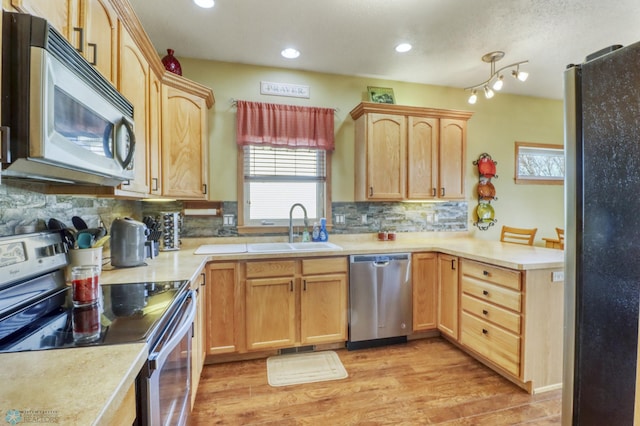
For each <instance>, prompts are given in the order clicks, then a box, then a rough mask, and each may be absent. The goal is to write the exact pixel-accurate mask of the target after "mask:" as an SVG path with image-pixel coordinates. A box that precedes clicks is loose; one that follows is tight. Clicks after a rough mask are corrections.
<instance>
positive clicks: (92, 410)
mask: <svg viewBox="0 0 640 426" xmlns="http://www.w3.org/2000/svg"><path fill="white" fill-rule="evenodd" d="M264 241H269V242H276V241H286V238H285V237H280V238H269V239H265V238H240V237H238V238H185V239H183V245H182V248H181V250H178V251H168V252H160V255H159V256H158V257H157V258H155V259H147V261H146V263H147V265H146V266H139V267H133V268H113V267H111V266H110V265H105V266H104V267H103V272H102V275H101V282H102V283H103V284H121V283H130V282H148V281H165V280H193V279H195V278H196V276H197V274H198V273H200V271H201V269H202V268H203V267H204V266H205V265H206V263H207V262H209V261H224V260H230V261H231V260H241V259H273V258H278V259H282V258H293V257H312V256H335V255H345V256H346V255H349V254H375V253H392V252H416V251H438V252H443V253H448V254H452V255H456V256H461V257H465V258H469V259H474V260H478V261H482V262H488V263H492V264H494V265H499V266H503V267H507V268H512V269H518V270H528V269H547V268H553V269H562V268H563V267H564V252H563V251H561V250H555V249H548V248H544V247H528V246H520V245H517V244H506V243H500V242H493V241H482V240H476V239H473V238H468V237H467V235H466V234H465V233H460V234H457V233H447V234H444V235H437V234H433V233H417V234H404V233H398V234H397V240H396V241H384V242H383V241H377V239H376V236H375V235H373V234H366V235H346V236H340V235H331V236H330V242H332V243H334V244H337V245H339V246H341V247H342V248H343V250H336V251H323V252H313V253H309V252H292V253H285V254H283V253H278V254H273V253H271V254H255V253H228V254H220V255H195V254H194V252H195V250H196V249H197V248H198V247H200V246H201V245H208V244H219V243H226V244H243V243H250V242H264ZM309 244H313V243H309ZM106 255H108V253H106ZM147 353H148V349H147V347H146V344H143V343H138V344H129V345H114V346H99V347H90V348H75V349H58V350H48V351H39V352H24V353H14V354H1V355H0V361H1V362H2V368H0V382H2V383H4V385H3V386H1V387H0V402H1V403H2V406H1V407H0V411H1V412H3V413H6V411H7V410H18V411H21V410H35V411H38V410H40V411H49V412H52V413H55V414H56V415H57V416H58V418H59V424H65V425H66V424H68V425H90V424H100V423H101V419H103V418H104V416H105V415H106V414H107V413H109V410H113V409H114V408H115V407H117V406H119V404H120V402H121V401H122V398H123V397H124V395H125V393H126V391H127V390H128V389H129V387H130V386H131V384H132V383H133V382H134V381H135V377H136V375H137V373H138V371H139V370H140V368H141V367H142V365H143V363H144V361H145V359H146V356H147Z"/></svg>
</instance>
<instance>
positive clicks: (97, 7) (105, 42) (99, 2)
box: [78, 0, 118, 85]
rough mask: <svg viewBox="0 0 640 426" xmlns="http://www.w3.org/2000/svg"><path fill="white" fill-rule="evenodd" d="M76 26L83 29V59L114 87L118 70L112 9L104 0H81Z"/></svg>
mask: <svg viewBox="0 0 640 426" xmlns="http://www.w3.org/2000/svg"><path fill="white" fill-rule="evenodd" d="M78 25H79V26H80V27H81V28H83V29H84V37H83V40H82V41H83V46H82V53H83V55H84V57H85V58H86V59H87V61H89V62H90V63H91V64H93V65H94V66H95V67H96V68H97V69H98V71H100V73H101V74H102V75H103V76H105V77H106V78H107V79H108V80H109V81H111V82H112V83H113V84H114V85H115V84H116V78H115V77H116V75H117V69H118V68H117V64H118V55H117V52H118V48H117V46H118V45H117V40H118V17H117V15H116V13H115V11H114V9H113V7H112V6H111V4H110V3H109V2H107V1H106V0H83V1H82V2H81V9H80V22H79V23H78ZM78 43H79V41H78Z"/></svg>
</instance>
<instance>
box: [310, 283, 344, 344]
mask: <svg viewBox="0 0 640 426" xmlns="http://www.w3.org/2000/svg"><path fill="white" fill-rule="evenodd" d="M300 315H301V318H300V340H301V343H302V344H303V345H312V344H317V343H331V342H339V341H345V340H347V276H346V274H330V275H310V276H306V277H302V291H301V293H300Z"/></svg>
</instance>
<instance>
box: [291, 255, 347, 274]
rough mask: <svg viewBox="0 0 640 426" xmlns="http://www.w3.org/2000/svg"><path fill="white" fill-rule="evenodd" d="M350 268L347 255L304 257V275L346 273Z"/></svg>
mask: <svg viewBox="0 0 640 426" xmlns="http://www.w3.org/2000/svg"><path fill="white" fill-rule="evenodd" d="M347 270H348V264H347V258H346V257H324V258H321V259H302V275H317V274H331V273H336V272H344V273H346V272H347Z"/></svg>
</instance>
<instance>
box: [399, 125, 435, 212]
mask: <svg viewBox="0 0 640 426" xmlns="http://www.w3.org/2000/svg"><path fill="white" fill-rule="evenodd" d="M439 130H440V129H439V127H438V120H437V119H435V118H425V117H408V132H409V134H408V139H407V198H409V199H416V200H420V199H425V200H426V199H430V198H435V197H436V196H437V194H436V188H437V186H438V180H437V170H438V164H439V163H438V144H437V142H438V139H439V137H438V135H439ZM440 162H442V161H440Z"/></svg>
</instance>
